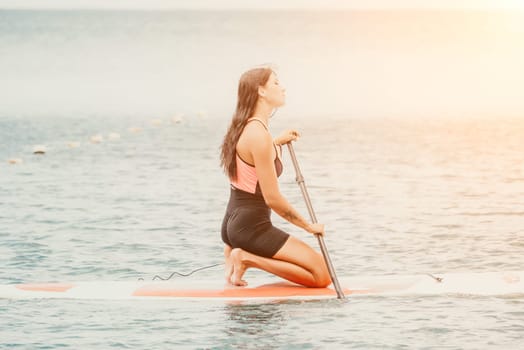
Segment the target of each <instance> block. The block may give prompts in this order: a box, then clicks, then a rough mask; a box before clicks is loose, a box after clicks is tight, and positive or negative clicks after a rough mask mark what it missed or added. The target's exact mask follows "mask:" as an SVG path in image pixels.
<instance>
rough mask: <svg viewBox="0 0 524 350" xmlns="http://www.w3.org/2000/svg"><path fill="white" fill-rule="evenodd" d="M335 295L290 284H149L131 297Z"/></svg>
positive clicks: (326, 290) (327, 289)
mask: <svg viewBox="0 0 524 350" xmlns="http://www.w3.org/2000/svg"><path fill="white" fill-rule="evenodd" d="M329 295H336V292H335V291H334V290H333V289H330V288H307V287H303V286H299V285H293V284H290V283H285V282H283V283H271V284H265V285H262V286H259V287H255V288H249V287H233V286H231V287H230V288H229V287H225V289H215V290H203V289H193V290H191V289H175V288H174V287H172V286H169V285H161V284H156V285H155V284H150V285H147V286H144V287H140V288H138V289H137V290H135V291H134V293H133V296H141V297H194V298H260V297H293V296H329Z"/></svg>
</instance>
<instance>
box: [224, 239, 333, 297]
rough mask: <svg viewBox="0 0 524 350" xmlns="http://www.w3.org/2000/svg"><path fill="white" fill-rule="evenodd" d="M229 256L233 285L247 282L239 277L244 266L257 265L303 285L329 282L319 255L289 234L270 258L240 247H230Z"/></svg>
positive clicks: (317, 284) (325, 268)
mask: <svg viewBox="0 0 524 350" xmlns="http://www.w3.org/2000/svg"><path fill="white" fill-rule="evenodd" d="M229 257H230V260H231V264H232V265H233V271H232V275H231V277H230V279H231V283H233V284H235V285H240V286H242V285H246V284H247V283H246V282H245V281H243V280H242V277H243V275H244V273H245V272H246V270H247V269H248V268H251V267H256V268H259V269H261V270H264V271H267V272H270V273H272V274H275V275H277V276H280V277H282V278H284V279H287V280H289V281H291V282H295V283H298V284H302V285H304V286H307V287H326V286H328V285H329V284H330V283H331V278H330V276H329V272H328V270H327V267H326V264H325V262H324V259H323V257H322V255H320V254H319V253H318V252H316V251H315V250H313V248H311V247H310V246H308V245H307V244H306V243H304V242H302V241H301V240H299V239H297V238H295V237H292V236H291V237H289V239H288V240H287V241H286V243H285V244H284V245H283V246H282V248H280V250H279V251H278V252H277V253H276V254H275V255H274V256H273V258H264V257H261V256H258V255H254V254H251V253H249V252H246V251H245V250H242V249H240V248H235V249H233V250H232V251H231V252H230V255H229Z"/></svg>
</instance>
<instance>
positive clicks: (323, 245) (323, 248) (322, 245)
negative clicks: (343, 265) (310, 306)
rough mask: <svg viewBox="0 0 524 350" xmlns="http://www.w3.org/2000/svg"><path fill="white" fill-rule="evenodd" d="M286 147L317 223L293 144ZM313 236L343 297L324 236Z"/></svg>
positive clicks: (339, 295)
mask: <svg viewBox="0 0 524 350" xmlns="http://www.w3.org/2000/svg"><path fill="white" fill-rule="evenodd" d="M287 147H288V149H289V154H290V155H291V160H292V161H293V166H294V167H295V172H296V173H297V178H296V180H297V183H298V185H299V186H300V189H301V190H302V196H303V197H304V200H305V201H306V206H307V210H308V211H309V216H310V217H311V221H312V222H313V223H317V222H318V221H317V217H316V215H315V212H314V211H313V206H312V205H311V200H310V199H309V194H308V192H307V188H306V182H305V181H304V176H302V173H301V172H300V167H299V166H298V161H297V157H296V155H295V150H294V149H293V145H292V144H291V142H288V143H287ZM315 236H316V237H317V239H318V244H319V245H320V250H321V251H322V255H323V256H324V261H325V262H326V265H327V268H328V271H329V276H330V277H331V281H332V282H333V286H334V287H335V290H336V291H337V298H338V299H344V298H345V296H344V293H343V292H342V288H340V284H339V283H338V279H337V275H336V274H335V269H334V268H333V264H332V263H331V259H330V258H329V254H328V250H327V247H326V243H324V238H323V237H322V235H319V234H315Z"/></svg>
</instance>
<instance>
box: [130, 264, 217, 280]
mask: <svg viewBox="0 0 524 350" xmlns="http://www.w3.org/2000/svg"><path fill="white" fill-rule="evenodd" d="M221 265H224V264H223V263H218V264H213V265H208V266H203V267H199V268H197V269H194V270H192V271H190V272H189V273H181V272H178V271H173V272H172V273H171V274H170V275H169V276H168V277H162V276H160V275H155V276H154V277H153V278H152V281H154V280H157V279H159V280H162V281H168V280H170V279H171V278H173V276H175V275H177V276H180V277H189V276H191V275H192V274H194V273H195V272H198V271H202V270H206V269H210V268H213V267H217V266H221ZM138 280H139V281H144V279H143V278H142V277H140V278H138Z"/></svg>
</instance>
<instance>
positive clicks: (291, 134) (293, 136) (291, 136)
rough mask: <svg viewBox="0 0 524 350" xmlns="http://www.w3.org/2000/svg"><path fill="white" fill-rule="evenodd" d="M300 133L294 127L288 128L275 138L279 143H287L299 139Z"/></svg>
mask: <svg viewBox="0 0 524 350" xmlns="http://www.w3.org/2000/svg"><path fill="white" fill-rule="evenodd" d="M299 137H300V133H299V132H298V131H296V130H294V129H290V130H286V131H284V132H283V133H282V134H280V136H279V137H277V138H276V139H275V143H276V144H277V145H285V144H286V143H289V142H291V141H297V140H298V138H299Z"/></svg>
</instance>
